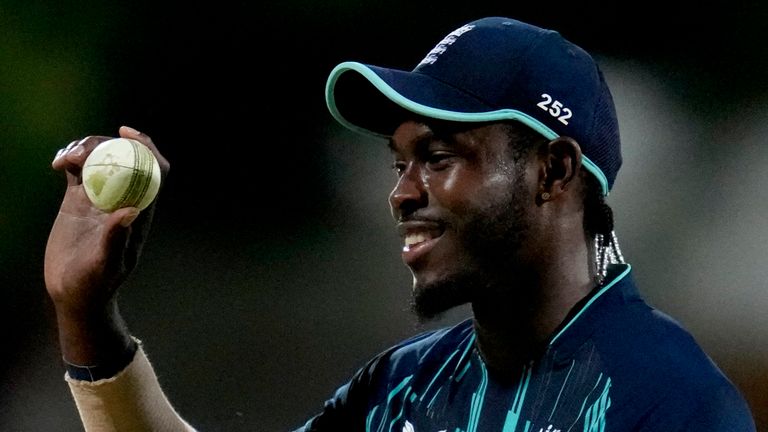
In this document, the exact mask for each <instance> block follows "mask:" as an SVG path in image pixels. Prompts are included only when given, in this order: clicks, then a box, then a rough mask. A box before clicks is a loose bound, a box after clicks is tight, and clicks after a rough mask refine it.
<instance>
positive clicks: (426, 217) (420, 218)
mask: <svg viewBox="0 0 768 432" xmlns="http://www.w3.org/2000/svg"><path fill="white" fill-rule="evenodd" d="M397 222H398V223H403V222H429V223H434V224H438V225H445V221H444V220H443V218H441V217H440V216H438V215H435V214H429V213H426V212H424V213H411V214H407V215H403V216H400V217H398V218H397Z"/></svg>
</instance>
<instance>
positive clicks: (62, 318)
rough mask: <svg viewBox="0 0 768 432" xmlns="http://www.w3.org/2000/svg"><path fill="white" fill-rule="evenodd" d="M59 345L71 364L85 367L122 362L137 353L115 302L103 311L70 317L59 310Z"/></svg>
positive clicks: (64, 356) (66, 359)
mask: <svg viewBox="0 0 768 432" xmlns="http://www.w3.org/2000/svg"><path fill="white" fill-rule="evenodd" d="M56 319H57V323H58V329H59V343H60V348H61V354H62V357H63V358H64V359H65V361H66V362H67V363H70V364H74V365H82V366H93V365H100V364H109V363H113V362H115V361H118V362H119V361H121V360H122V359H124V358H125V355H126V352H131V351H135V341H134V340H133V339H132V338H131V336H130V333H129V332H128V329H127V327H126V325H125V323H124V321H123V319H122V317H121V316H120V314H119V312H118V310H117V304H116V303H114V302H112V303H111V304H110V305H108V306H107V307H105V308H104V310H102V311H98V312H91V313H67V312H65V311H61V310H57V313H56Z"/></svg>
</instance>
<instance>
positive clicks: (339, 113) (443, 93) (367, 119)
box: [325, 62, 608, 195]
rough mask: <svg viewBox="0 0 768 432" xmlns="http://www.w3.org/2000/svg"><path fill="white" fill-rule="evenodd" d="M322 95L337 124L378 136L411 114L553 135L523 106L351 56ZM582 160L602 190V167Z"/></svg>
mask: <svg viewBox="0 0 768 432" xmlns="http://www.w3.org/2000/svg"><path fill="white" fill-rule="evenodd" d="M325 101H326V104H327V105H328V110H329V111H330V113H331V115H332V116H333V117H334V118H335V119H336V120H337V121H338V122H339V123H340V124H342V125H343V126H345V127H346V128H348V129H350V130H353V131H357V132H360V133H364V134H368V135H374V136H379V137H390V136H391V135H392V134H393V133H394V131H395V130H396V129H397V127H398V126H399V125H400V124H401V123H402V122H403V121H406V120H408V119H411V118H413V117H415V116H423V117H427V118H433V119H439V120H446V121H456V122H478V123H479V122H492V121H502V120H516V121H519V122H521V123H523V124H525V125H526V126H528V127H530V128H531V129H533V130H535V131H536V132H538V133H539V134H541V135H543V136H544V137H545V138H547V139H554V138H557V137H558V134H557V133H555V132H554V131H553V130H552V129H550V128H549V127H547V126H546V125H544V124H543V123H541V122H540V121H538V120H537V119H535V118H533V117H531V116H530V115H528V114H525V113H524V112H521V111H517V110H514V109H508V108H505V109H497V108H494V107H491V106H488V105H487V104H485V103H483V102H482V101H480V100H478V99H476V98H475V97H473V96H472V95H470V94H468V93H466V92H463V91H460V90H457V89H456V88H454V87H451V86H449V85H447V84H444V83H442V82H441V81H439V80H436V79H434V78H432V77H430V76H428V75H425V74H422V73H418V72H407V71H403V70H398V69H388V68H382V67H378V66H371V65H365V64H362V63H357V62H344V63H341V64H339V65H338V66H336V67H335V68H334V69H333V70H332V71H331V73H330V75H329V77H328V81H327V82H326V85H325ZM582 163H583V165H584V166H585V168H586V169H587V170H588V171H590V172H592V173H593V174H595V175H596V176H597V178H598V180H599V181H600V183H601V185H602V187H603V192H604V194H606V195H607V194H608V185H607V180H606V178H605V175H604V174H603V172H602V171H601V170H600V169H599V168H598V167H597V165H595V164H594V163H593V162H592V161H591V160H589V158H587V157H586V156H583V155H582Z"/></svg>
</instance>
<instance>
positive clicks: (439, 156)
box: [427, 150, 455, 171]
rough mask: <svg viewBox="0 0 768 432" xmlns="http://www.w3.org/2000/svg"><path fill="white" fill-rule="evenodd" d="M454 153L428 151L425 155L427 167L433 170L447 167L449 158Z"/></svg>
mask: <svg viewBox="0 0 768 432" xmlns="http://www.w3.org/2000/svg"><path fill="white" fill-rule="evenodd" d="M454 156H455V155H454V154H453V153H450V152H447V151H443V150H439V151H433V152H430V153H429V155H428V157H427V168H429V169H431V170H435V171H440V170H442V169H445V168H448V165H449V164H450V160H451V158H453V157H454Z"/></svg>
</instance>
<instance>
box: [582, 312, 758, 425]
mask: <svg viewBox="0 0 768 432" xmlns="http://www.w3.org/2000/svg"><path fill="white" fill-rule="evenodd" d="M610 321H611V326H610V327H604V328H601V329H599V330H598V331H597V332H596V335H595V337H594V339H593V340H594V342H595V344H596V346H597V349H598V351H599V352H600V355H601V357H603V360H604V361H605V363H606V365H607V366H608V368H607V369H608V370H609V375H612V377H613V381H614V382H615V383H616V384H617V386H619V387H620V388H621V387H623V388H624V389H625V390H626V392H622V393H625V395H626V396H628V397H627V399H626V401H625V402H627V403H629V404H632V405H634V406H635V407H639V406H642V405H643V403H642V401H646V402H647V403H648V406H655V408H653V409H652V410H651V412H649V413H648V414H649V415H648V417H647V418H648V420H649V421H653V419H658V420H659V421H661V422H662V423H660V424H659V425H658V426H659V427H662V426H663V425H666V426H665V427H668V426H671V425H670V423H668V422H669V419H673V418H674V419H678V421H679V419H682V418H688V420H686V421H687V422H689V423H690V424H691V425H700V426H701V428H694V430H702V431H703V430H717V431H719V430H746V431H748V430H753V429H749V428H743V427H742V425H748V424H749V423H751V422H752V417H751V414H750V411H749V408H748V405H747V403H746V400H745V399H744V397H743V395H742V394H741V393H740V392H739V390H738V389H737V387H736V386H735V385H734V384H733V383H732V382H731V380H730V379H729V378H728V377H727V376H726V375H725V373H724V372H723V371H722V370H721V369H720V368H719V366H718V365H717V364H716V363H715V361H714V360H713V359H712V358H711V357H710V356H709V355H708V354H707V353H706V352H705V351H704V349H703V348H702V347H701V345H700V344H699V343H698V341H697V340H696V338H695V337H694V336H693V335H692V333H691V332H690V331H689V330H687V329H686V328H685V327H684V326H683V325H682V324H681V323H680V322H679V321H678V320H676V319H674V318H673V317H671V316H670V315H668V314H666V313H664V312H662V311H660V310H658V309H656V308H654V307H651V306H649V305H647V304H645V303H638V304H634V305H632V306H631V307H629V308H627V309H626V310H624V311H623V312H622V313H621V314H620V315H619V316H616V317H612V319H611V320H610ZM617 402H618V400H617ZM706 425H719V426H722V429H721V428H714V429H712V428H706V427H703V426H706ZM736 425H738V426H739V427H736ZM733 427H736V429H733ZM753 428H754V426H753ZM672 430H674V429H672ZM686 430H688V429H686Z"/></svg>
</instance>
